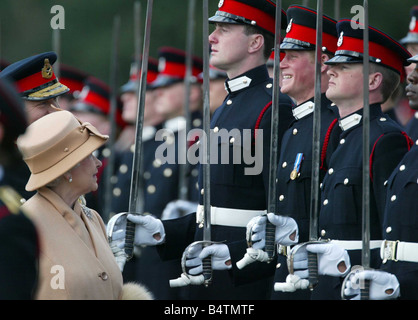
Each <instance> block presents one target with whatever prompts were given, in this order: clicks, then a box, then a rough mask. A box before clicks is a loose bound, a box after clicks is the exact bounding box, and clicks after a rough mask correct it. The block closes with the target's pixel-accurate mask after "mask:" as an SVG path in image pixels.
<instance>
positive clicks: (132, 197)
mask: <svg viewBox="0 0 418 320" xmlns="http://www.w3.org/2000/svg"><path fill="white" fill-rule="evenodd" d="M152 6H153V0H148V4H147V14H146V22H145V35H144V47H143V53H142V66H141V76H140V79H139V88H138V113H137V119H136V130H135V151H134V156H133V160H132V178H131V189H130V194H129V213H131V214H138V212H139V214H142V212H143V210H141V209H139V210H138V205H140V206H143V194H142V193H140V192H138V189H139V186H140V178H141V177H140V164H141V161H142V152H141V151H142V129H143V124H144V107H145V90H146V84H147V83H146V81H147V72H148V56H149V45H150V35H151V20H152ZM139 198H141V199H139ZM139 200H141V201H139ZM134 238H135V223H133V222H131V221H129V220H127V222H126V236H125V253H126V256H127V260H129V259H131V258H132V255H133V243H134Z"/></svg>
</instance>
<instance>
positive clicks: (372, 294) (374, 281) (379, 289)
mask: <svg viewBox="0 0 418 320" xmlns="http://www.w3.org/2000/svg"><path fill="white" fill-rule="evenodd" d="M348 277H349V278H348V279H347V280H346V282H345V287H344V288H343V290H344V295H345V296H353V297H352V298H351V300H360V289H361V285H362V283H364V282H362V281H364V280H370V287H369V299H370V300H388V299H396V298H398V297H399V295H400V288H399V281H398V279H397V278H396V276H395V275H393V274H391V273H388V272H385V271H378V270H358V271H356V272H353V273H350V274H349V275H348Z"/></svg>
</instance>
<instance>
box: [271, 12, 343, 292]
mask: <svg viewBox="0 0 418 320" xmlns="http://www.w3.org/2000/svg"><path fill="white" fill-rule="evenodd" d="M286 13H287V21H288V25H287V28H286V36H285V37H284V39H283V41H282V43H281V45H280V49H281V50H280V53H283V54H284V57H283V59H281V62H280V71H281V76H282V85H281V91H282V92H283V93H286V94H288V95H289V96H290V97H291V98H293V100H294V101H295V102H296V106H295V107H294V108H293V117H294V120H293V122H292V124H291V126H290V127H289V129H287V131H286V132H285V133H284V135H283V140H282V146H281V150H280V156H279V165H278V167H277V181H278V182H277V195H278V196H277V199H278V202H277V212H278V214H279V215H282V216H288V217H292V218H293V219H295V221H296V222H297V224H298V227H299V241H300V242H305V241H308V240H309V220H310V219H309V217H310V203H311V183H312V181H311V177H312V132H313V129H314V128H313V125H314V123H313V112H314V95H315V66H316V52H315V48H316V34H317V32H316V20H317V13H316V11H315V10H312V9H310V8H307V7H303V6H298V5H294V6H290V7H289V8H288V9H287V11H286ZM336 24H337V21H335V20H334V19H332V18H330V17H328V16H326V15H323V19H322V25H323V33H322V48H321V49H322V54H321V66H322V67H321V88H320V90H321V93H322V95H321V119H320V126H321V133H320V145H321V146H322V144H323V142H324V139H325V135H326V131H327V129H328V127H329V126H330V124H331V123H332V122H333V121H336V119H337V117H338V111H337V110H336V107H333V106H331V104H332V103H331V101H329V100H328V99H327V98H326V96H325V91H326V89H327V87H328V80H329V76H328V75H327V69H328V67H327V66H326V65H325V64H324V62H325V61H327V60H329V59H330V58H332V57H333V56H334V53H335V50H336V48H337V29H336ZM322 177H323V176H322ZM279 245H280V244H279ZM286 260H287V257H286V250H285V247H281V250H280V252H279V255H278V258H277V265H278V266H280V267H278V268H277V269H276V272H275V278H274V281H275V282H278V283H281V282H285V281H286V276H287V275H288V270H287V263H286ZM309 293H310V292H309V290H301V291H298V292H296V293H293V292H292V293H283V292H280V291H273V293H272V299H298V300H300V299H308V298H309Z"/></svg>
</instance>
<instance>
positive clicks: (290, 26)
mask: <svg viewBox="0 0 418 320" xmlns="http://www.w3.org/2000/svg"><path fill="white" fill-rule="evenodd" d="M292 22H293V18H292V19H290V21H289V23H288V25H287V28H286V33H288V32H289V31H290V29H292Z"/></svg>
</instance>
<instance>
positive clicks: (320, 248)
mask: <svg viewBox="0 0 418 320" xmlns="http://www.w3.org/2000/svg"><path fill="white" fill-rule="evenodd" d="M295 251H296V252H295ZM308 251H309V252H312V253H316V254H317V255H318V274H319V275H327V276H333V277H344V276H345V275H346V274H347V273H348V272H349V271H350V268H351V264H350V257H349V255H348V253H347V250H345V249H343V248H341V247H340V246H339V245H337V244H334V243H329V242H327V243H312V244H307V245H306V246H302V247H300V248H298V247H293V248H292V250H291V254H293V268H294V269H295V270H296V271H295V272H294V274H295V275H297V276H299V277H300V278H301V279H307V278H308V277H309V270H308ZM339 265H340V267H341V270H340V269H339V268H338V266H339Z"/></svg>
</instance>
